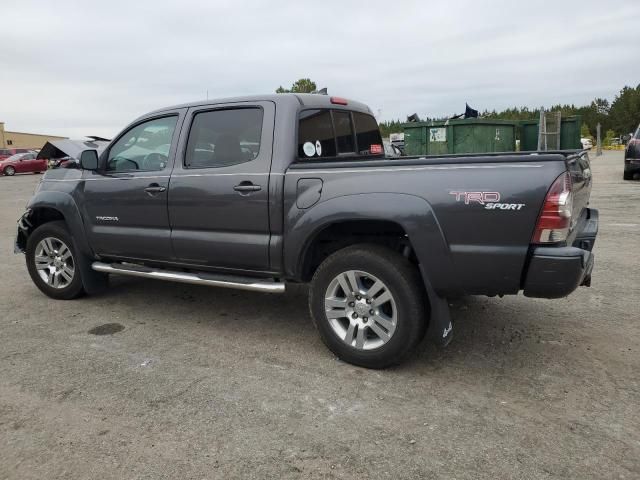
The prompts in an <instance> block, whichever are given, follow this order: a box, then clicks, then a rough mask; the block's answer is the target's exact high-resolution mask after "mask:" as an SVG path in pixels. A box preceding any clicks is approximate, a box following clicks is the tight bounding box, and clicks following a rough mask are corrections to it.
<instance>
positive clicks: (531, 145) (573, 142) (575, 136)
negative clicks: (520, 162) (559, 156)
mask: <svg viewBox="0 0 640 480" xmlns="http://www.w3.org/2000/svg"><path fill="white" fill-rule="evenodd" d="M538 123H539V121H538V120H523V121H521V122H520V151H522V152H528V151H533V150H537V149H538ZM581 128H582V115H573V116H571V117H565V118H563V119H562V121H561V123H560V150H573V149H576V148H582V142H580V129H581ZM543 148H544V147H543Z"/></svg>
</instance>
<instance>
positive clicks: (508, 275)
mask: <svg viewBox="0 0 640 480" xmlns="http://www.w3.org/2000/svg"><path fill="white" fill-rule="evenodd" d="M522 158H523V157H514V158H509V157H508V156H503V157H501V159H500V161H495V162H492V161H491V158H477V157H476V158H475V159H473V160H475V161H472V162H460V163H437V162H433V161H429V160H427V159H425V160H424V162H423V163H422V164H420V165H415V164H414V165H402V162H400V163H399V164H398V162H396V161H387V162H385V164H384V165H382V166H376V167H371V166H362V167H353V166H349V167H339V166H335V167H332V168H326V167H324V166H322V167H314V166H304V167H303V168H300V167H295V166H294V167H293V168H290V169H289V170H288V171H287V172H286V175H285V202H284V218H285V269H286V271H287V273H289V274H293V275H295V273H296V272H297V269H298V265H299V264H300V258H301V255H302V252H303V251H304V245H305V242H306V241H308V239H309V238H311V237H313V235H314V234H315V232H317V231H320V230H321V229H322V228H323V226H325V225H327V224H330V223H331V222H335V221H337V220H338V219H340V220H346V219H349V218H355V217H357V218H367V219H377V220H390V221H395V222H397V223H399V224H400V225H401V226H402V227H403V228H404V230H405V232H407V235H408V236H409V239H410V240H411V243H412V245H413V248H414V249H415V251H416V255H417V257H418V259H419V261H420V263H421V264H422V265H423V269H424V270H425V274H426V275H428V277H429V280H430V282H431V284H432V285H433V286H434V288H435V289H436V291H437V292H438V293H440V294H443V295H454V294H499V293H516V292H517V291H518V290H519V289H520V286H521V276H522V273H523V269H524V266H525V262H526V260H527V252H528V250H529V243H530V240H531V236H532V233H533V229H534V226H535V223H536V221H537V218H538V214H539V212H540V208H541V206H542V203H543V201H544V197H545V195H546V192H547V190H548V188H549V186H550V185H551V183H552V182H553V181H554V180H555V179H556V178H557V177H558V175H560V174H561V173H562V172H563V171H565V169H566V167H565V163H564V157H563V156H561V155H556V156H552V155H547V156H545V157H544V158H542V157H541V158H540V161H535V159H530V158H527V161H523V160H522ZM467 160H468V159H467ZM303 178H320V179H322V182H323V185H322V193H321V198H320V200H319V201H318V202H317V203H316V204H315V205H313V206H311V207H310V208H306V209H300V208H298V206H297V205H296V201H295V200H296V194H297V192H296V190H297V182H298V180H300V179H303ZM455 192H462V193H467V194H468V193H478V192H480V193H481V192H496V193H498V194H499V196H500V200H499V202H498V203H500V204H516V205H522V207H520V209H519V210H515V209H501V208H491V209H490V208H489V207H488V205H487V203H488V202H486V201H485V202H484V204H483V203H480V202H478V201H474V200H469V199H468V198H467V197H468V195H467V196H465V195H460V194H456V193H455ZM472 197H473V195H472ZM490 198H495V196H494V197H490ZM408 199H412V200H411V201H409V200H408Z"/></svg>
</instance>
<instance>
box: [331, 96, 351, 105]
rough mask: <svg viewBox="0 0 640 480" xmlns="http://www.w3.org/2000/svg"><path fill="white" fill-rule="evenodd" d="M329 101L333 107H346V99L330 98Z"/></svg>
mask: <svg viewBox="0 0 640 480" xmlns="http://www.w3.org/2000/svg"><path fill="white" fill-rule="evenodd" d="M330 101H331V103H333V104H334V105H346V104H347V99H346V98H342V97H331V98H330Z"/></svg>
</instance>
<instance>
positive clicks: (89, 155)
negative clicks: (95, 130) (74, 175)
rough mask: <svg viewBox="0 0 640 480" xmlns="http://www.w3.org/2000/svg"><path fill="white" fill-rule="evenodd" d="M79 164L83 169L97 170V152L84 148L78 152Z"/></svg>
mask: <svg viewBox="0 0 640 480" xmlns="http://www.w3.org/2000/svg"><path fill="white" fill-rule="evenodd" d="M80 166H81V167H82V169H83V170H97V169H98V152H96V151H95V150H84V151H83V152H82V153H81V154H80Z"/></svg>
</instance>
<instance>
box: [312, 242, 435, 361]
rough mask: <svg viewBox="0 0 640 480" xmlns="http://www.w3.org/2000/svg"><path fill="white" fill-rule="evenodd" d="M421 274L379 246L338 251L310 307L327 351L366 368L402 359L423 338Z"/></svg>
mask: <svg viewBox="0 0 640 480" xmlns="http://www.w3.org/2000/svg"><path fill="white" fill-rule="evenodd" d="M424 295H425V294H424V289H423V288H422V284H421V280H420V275H419V273H418V271H417V269H416V267H415V266H414V265H412V264H411V263H410V262H409V261H408V260H407V259H406V258H404V257H403V256H402V255H400V254H398V253H396V252H394V251H393V250H391V249H388V248H385V247H381V246H379V245H355V246H352V247H347V248H345V249H342V250H339V251H338V252H336V253H334V254H333V255H331V256H329V257H328V258H327V259H326V260H325V261H324V262H323V263H322V264H321V265H320V267H318V270H317V271H316V273H315V275H314V276H313V280H312V282H311V293H310V297H309V307H310V310H311V316H312V318H313V321H314V324H315V326H316V328H317V329H318V331H319V333H320V336H321V338H322V340H323V341H324V343H325V344H326V345H327V347H328V348H329V349H330V350H331V351H332V352H333V353H335V354H336V355H337V356H338V357H339V358H341V359H343V360H345V361H347V362H349V363H352V364H355V365H359V366H362V367H367V368H386V367H389V366H391V365H395V364H398V363H400V362H401V361H402V360H404V359H405V358H406V357H407V356H408V355H409V354H410V353H411V352H412V350H413V349H414V348H415V347H416V346H417V345H418V343H419V342H420V340H422V338H423V337H424V333H425V329H426V315H425V297H424Z"/></svg>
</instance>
